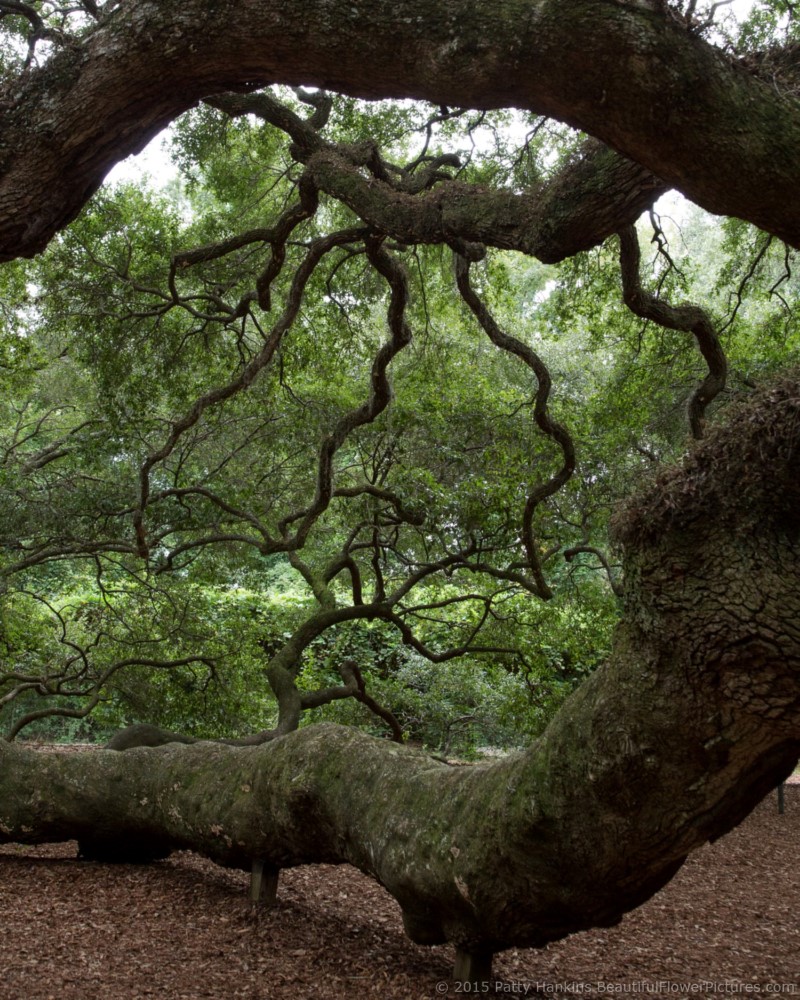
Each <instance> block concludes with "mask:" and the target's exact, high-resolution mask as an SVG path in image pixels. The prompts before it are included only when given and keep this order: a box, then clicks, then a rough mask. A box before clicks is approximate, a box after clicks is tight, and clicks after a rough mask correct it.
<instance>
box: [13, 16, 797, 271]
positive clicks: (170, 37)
mask: <svg viewBox="0 0 800 1000" xmlns="http://www.w3.org/2000/svg"><path fill="white" fill-rule="evenodd" d="M273 82H281V83H288V84H313V85H316V86H322V87H327V88H330V89H333V90H338V91H342V92H346V93H349V94H354V95H360V96H363V97H369V98H377V97H414V98H423V99H427V100H430V101H434V102H437V103H446V104H450V105H456V106H462V107H464V106H472V107H476V108H491V107H501V106H516V107H520V108H528V109H531V110H534V111H536V112H538V113H542V114H545V115H549V116H551V117H554V118H558V119H560V120H562V121H565V122H568V123H569V124H572V125H574V126H577V127H580V128H583V129H585V130H586V131H588V132H589V133H591V134H593V135H595V136H596V137H598V138H599V139H601V140H602V141H603V142H605V143H606V144H608V145H609V146H611V147H612V148H614V149H616V150H618V151H620V152H621V153H623V154H625V155H626V156H628V157H630V158H631V159H632V160H634V161H636V162H637V163H639V164H641V165H642V166H644V167H646V168H647V169H648V170H650V171H652V173H654V174H656V175H657V176H658V177H659V178H661V179H662V180H663V181H664V182H666V183H668V184H669V185H672V186H674V187H676V188H678V189H679V190H681V191H683V192H684V193H685V194H686V195H688V196H689V197H690V198H692V199H693V200H695V201H696V202H698V204H701V205H703V206H704V207H705V208H707V209H709V210H711V211H713V212H718V213H723V214H728V215H736V216H740V217H742V218H746V219H749V220H750V221H752V222H754V223H755V224H756V225H759V226H761V227H762V228H764V229H766V230H768V231H769V232H772V233H775V234H776V235H778V236H780V237H781V238H782V239H785V240H786V241H787V242H789V243H791V244H793V245H794V246H798V245H800V202H798V199H797V197H796V194H797V149H798V147H799V146H800V105H798V102H797V100H796V99H794V98H793V97H792V96H791V95H790V94H789V95H786V94H784V93H782V92H781V88H780V87H775V86H773V85H772V84H771V83H770V84H768V83H765V82H762V81H761V80H759V79H757V78H756V77H755V76H754V75H753V73H751V72H750V71H749V70H748V69H746V68H745V67H743V66H741V65H738V64H736V63H735V62H734V61H733V60H732V59H730V58H729V57H728V56H726V55H725V54H723V53H722V52H720V51H719V50H717V49H715V48H713V47H712V46H711V45H709V44H707V43H705V42H704V41H703V40H702V39H700V38H698V37H696V35H693V34H692V33H690V32H689V31H688V30H687V27H686V25H685V24H682V23H680V22H678V21H677V20H676V19H675V18H674V16H673V15H672V14H671V13H670V12H669V10H668V8H667V7H666V5H662V4H661V3H658V2H656V0H631V2H625V0H602V2H598V0H571V2H569V3H568V4H565V3H564V2H563V0H559V2H558V3H556V2H555V0H497V2H495V3H492V4H482V3H474V2H471V0H470V2H466V3H465V2H464V0H436V2H435V3H431V2H429V0H424V2H423V0H401V2H394V3H391V4H389V3H387V2H386V0H378V2H375V3H370V4H368V5H360V6H358V7H355V6H353V4H352V2H351V0H304V2H303V3H302V4H301V5H299V4H297V3H293V2H286V0H280V2H278V0H237V2H235V3H234V2H231V0H215V2H213V3H209V2H207V0H189V2H187V3H184V4H180V5H176V4H173V3H168V2H166V0H156V2H154V0H128V2H125V3H122V4H120V5H118V6H117V7H115V8H114V10H113V11H112V12H111V13H110V14H108V15H107V16H106V17H105V19H104V20H103V21H102V22H101V23H100V24H99V25H98V26H97V27H96V28H94V29H93V30H92V31H91V32H90V33H88V34H87V35H86V36H85V37H84V38H83V39H81V40H80V41H76V42H75V43H74V44H71V45H68V46H65V47H64V48H63V49H62V50H61V51H60V52H58V53H57V54H56V55H55V56H54V57H53V58H51V59H50V60H49V61H48V62H47V63H46V64H45V65H44V66H42V67H41V68H40V69H36V70H34V71H31V72H27V73H25V74H23V75H22V76H21V77H20V78H19V79H18V80H16V81H13V82H11V83H10V84H9V85H7V86H6V88H5V90H4V92H3V93H2V94H1V95H0V123H1V124H0V132H1V134H2V138H0V259H9V258H12V257H15V256H19V255H26V254H27V255H30V254H33V253H35V252H37V251H39V250H41V249H42V248H43V247H44V246H45V245H46V243H47V241H48V240H49V239H50V238H51V237H52V235H53V233H54V232H56V231H57V230H58V229H59V228H60V227H62V226H64V225H66V223H68V222H69V221H70V220H71V219H72V218H74V216H75V215H76V213H77V212H78V211H79V209H80V207H81V206H82V205H83V204H84V203H85V202H86V200H87V198H88V197H90V195H91V194H92V192H93V191H95V190H96V188H97V187H98V186H99V184H100V183H101V181H102V178H103V176H104V175H105V173H106V172H107V171H108V169H109V168H110V167H111V166H112V165H113V164H114V163H115V162H117V161H118V160H120V159H122V158H124V157H125V156H127V155H128V154H129V153H131V152H134V151H137V150H139V149H141V148H142V146H143V145H144V144H145V143H146V142H147V140H148V139H149V138H150V137H152V136H153V135H154V134H155V133H156V132H157V131H158V130H159V129H160V128H162V127H163V126H164V125H166V124H167V122H169V121H170V120H171V119H173V118H174V117H176V116H177V115H178V114H180V113H181V112H182V111H184V110H186V109H187V108H189V107H191V106H192V105H193V104H194V103H195V102H197V101H198V100H199V99H200V98H202V97H203V96H205V95H209V94H213V93H215V92H218V91H220V90H223V89H231V88H233V89H237V88H240V89H241V88H250V87H252V86H254V85H263V84H266V83H273Z"/></svg>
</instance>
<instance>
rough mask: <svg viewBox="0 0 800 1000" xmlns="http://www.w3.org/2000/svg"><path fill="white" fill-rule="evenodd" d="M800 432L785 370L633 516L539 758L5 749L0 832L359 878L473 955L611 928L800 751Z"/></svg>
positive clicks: (312, 733)
mask: <svg viewBox="0 0 800 1000" xmlns="http://www.w3.org/2000/svg"><path fill="white" fill-rule="evenodd" d="M798 430H800V384H798V379H797V378H793V379H789V380H787V381H785V382H784V383H782V384H781V385H779V386H777V387H774V388H772V389H770V390H769V391H768V392H765V393H763V394H762V395H761V396H760V397H759V398H758V399H756V400H755V401H754V402H751V403H750V404H749V405H748V406H747V407H745V408H743V409H742V410H741V411H740V412H739V414H738V416H737V417H736V418H735V419H734V420H733V421H732V422H731V424H730V426H729V427H728V428H726V429H724V430H722V431H717V432H715V433H712V434H710V435H709V436H708V438H707V439H706V441H704V442H703V444H702V445H700V446H699V447H698V448H697V449H696V450H695V451H694V452H693V453H692V454H691V455H690V456H689V457H688V458H687V459H686V461H685V462H684V464H683V466H682V467H681V468H678V469H673V470H670V471H669V472H668V473H667V474H665V475H664V476H663V477H662V479H661V480H660V481H658V482H657V483H656V484H655V485H654V486H652V487H650V488H649V490H647V491H646V492H645V493H644V494H643V495H642V496H640V497H638V498H636V499H635V500H633V501H631V503H630V505H629V506H628V509H627V510H626V511H625V512H624V513H623V514H622V515H621V516H620V517H619V519H618V524H617V529H616V530H617V533H618V536H619V538H620V540H621V542H622V543H623V544H624V546H625V567H626V573H627V587H626V608H625V616H624V620H623V623H622V625H621V627H620V628H619V630H618V633H617V636H616V640H615V644H614V649H613V652H612V656H611V658H610V660H609V662H608V663H607V664H606V665H605V667H604V668H603V669H601V670H600V671H598V672H597V673H596V674H594V675H593V676H592V677H591V678H590V679H589V680H588V681H587V682H586V683H585V684H584V685H583V686H582V687H581V688H580V689H579V690H578V691H577V692H576V694H575V695H574V696H573V697H572V698H571V699H570V700H569V701H568V702H567V704H566V705H565V707H564V709H563V710H562V711H561V712H560V713H559V714H558V716H557V717H556V718H555V720H554V721H553V723H552V724H551V726H550V727H549V729H548V730H547V731H546V733H545V734H544V736H543V737H542V738H541V739H540V740H538V741H537V742H535V743H534V744H533V745H532V746H531V747H530V748H529V749H528V750H526V751H524V752H521V753H519V754H516V755H514V756H512V757H510V758H508V759H506V760H502V761H500V762H496V763H491V764H482V765H478V766H474V767H452V766H448V765H446V764H442V763H439V762H437V761H433V760H431V759H430V758H428V757H426V756H425V755H423V754H420V753H418V752H415V751H413V750H410V749H407V748H403V747H398V746H396V745H393V744H388V743H386V742H383V741H379V740H375V739H373V738H371V737H369V736H366V735H364V734H362V733H358V732H355V731H352V730H349V729H347V728H343V727H338V726H334V725H318V726H310V727H308V728H306V729H303V730H300V731H298V732H294V733H291V734H289V735H287V736H284V737H281V738H279V739H276V740H274V741H273V742H271V743H269V744H266V745H264V746H261V747H252V748H233V747H228V746H223V745H219V744H212V743H196V744H194V745H190V746H184V745H179V744H170V745H168V746H164V747H159V748H157V749H146V748H139V749H134V750H129V751H126V752H124V753H117V752H115V751H96V752H90V753H87V754H85V755H63V756H57V755H45V754H40V753H36V752H34V751H29V750H25V749H21V748H19V747H17V746H14V745H11V744H7V745H2V746H0V838H1V839H3V840H6V841H22V842H27V843H37V842H44V841H54V840H64V839H69V838H73V837H77V838H79V839H81V841H82V842H83V843H84V844H86V845H87V848H88V852H89V853H90V854H92V853H96V854H99V855H101V856H102V854H103V849H104V848H106V849H108V851H109V852H113V851H115V850H116V851H117V852H118V853H119V854H120V855H121V856H123V857H124V856H125V855H126V853H128V852H132V853H133V854H134V856H137V857H141V856H142V853H143V852H144V853H146V851H147V850H149V851H150V852H151V854H152V855H153V856H157V855H159V854H162V855H163V854H164V853H166V852H168V851H169V850H171V849H175V848H180V847H192V848H194V849H195V850H198V851H201V852H202V853H204V854H206V855H208V856H209V857H211V858H214V859H215V860H216V861H218V862H220V863H222V864H226V865H236V866H241V867H243V868H249V867H250V864H251V861H252V860H253V859H262V860H264V861H266V862H268V863H269V864H270V865H272V866H276V867H287V866H292V865H298V864H303V863H307V862H331V863H339V862H349V863H351V864H354V865H355V866H356V867H358V868H360V869H361V870H362V871H364V872H367V873H369V874H371V875H373V876H374V877H375V878H376V879H378V880H379V881H380V882H381V883H382V884H383V885H385V886H386V888H387V889H388V890H389V891H390V892H391V893H392V894H393V895H394V897H395V898H396V899H397V900H398V902H399V904H400V906H401V907H402V909H403V913H404V918H405V926H406V929H407V931H408V933H409V934H410V935H411V937H412V938H414V940H416V941H420V942H424V943H433V942H438V941H443V940H449V941H453V942H454V943H455V944H456V945H458V946H459V947H460V948H462V949H465V950H467V951H470V952H473V953H478V952H479V953H485V952H487V953H488V952H491V951H496V950H499V949H501V948H504V947H509V946H512V945H541V944H543V943H545V942H546V941H548V940H553V939H554V938H558V937H560V936H563V935H564V934H567V933H570V932H572V931H576V930H579V929H583V928H587V927H590V926H597V925H610V924H613V923H614V922H616V921H617V920H618V919H619V918H620V916H621V915H622V914H623V913H624V912H625V911H626V910H628V909H630V908H632V907H634V906H636V905H638V904H639V903H641V902H642V901H644V900H645V899H646V898H648V896H650V895H651V894H652V893H653V892H655V891H656V890H657V889H658V888H659V887H660V886H661V885H663V884H664V883H665V882H666V881H667V880H668V879H669V878H670V877H671V876H672V875H673V874H674V872H675V871H676V870H677V869H678V868H679V867H680V865H681V863H682V861H683V860H684V858H685V857H686V855H687V854H688V853H689V852H690V851H691V850H693V849H694V848H696V847H698V846H699V845H700V844H702V843H703V842H705V841H706V840H707V839H709V838H715V837H718V836H720V835H721V834H722V833H724V832H725V831H727V830H728V829H730V828H731V826H733V825H734V824H736V823H737V822H739V821H740V820H741V819H742V818H743V817H744V816H745V815H746V814H747V812H748V811H749V810H750V809H751V808H752V807H753V806H754V805H755V804H756V803H757V802H758V801H759V799H760V798H762V797H763V796H764V794H766V793H767V792H768V791H769V790H770V789H771V788H773V787H774V786H775V785H776V784H777V783H778V782H779V781H780V780H781V779H782V778H783V777H785V776H786V775H787V774H788V773H789V772H790V771H791V769H792V767H793V766H794V764H795V762H796V761H797V758H798V754H799V753H800V683H798V681H799V680H800V558H798V557H800V502H799V501H800V480H798V476H797V472H796V469H797V462H798V458H800V455H798V448H799V447H800V435H799V434H798ZM137 852H138V854H137Z"/></svg>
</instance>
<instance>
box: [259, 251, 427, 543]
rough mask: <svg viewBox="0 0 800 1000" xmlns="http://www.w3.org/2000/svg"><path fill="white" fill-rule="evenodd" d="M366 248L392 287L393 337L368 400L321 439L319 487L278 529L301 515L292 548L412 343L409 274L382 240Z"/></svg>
mask: <svg viewBox="0 0 800 1000" xmlns="http://www.w3.org/2000/svg"><path fill="white" fill-rule="evenodd" d="M366 247H367V257H368V258H369V261H370V263H371V264H372V266H373V267H374V268H375V270H376V271H378V273H379V274H381V275H382V276H383V277H384V278H385V279H386V281H387V283H388V285H389V288H390V290H391V294H390V300H389V309H388V316H387V319H388V325H389V330H390V333H391V336H390V339H389V340H387V341H386V342H385V343H384V344H383V346H382V347H381V348H380V350H379V351H378V353H377V355H376V356H375V360H374V361H373V363H372V371H371V373H370V394H369V399H368V400H367V401H366V402H364V403H362V405H361V406H359V407H358V408H357V409H355V410H351V411H350V412H349V413H348V414H346V415H345V416H344V417H343V418H342V419H341V420H340V421H339V423H338V424H337V425H336V427H334V429H333V430H332V431H331V432H330V434H328V435H327V437H326V438H325V440H324V441H323V442H322V445H321V447H320V450H319V458H318V466H317V489H316V495H315V497H314V500H313V502H312V504H311V505H310V506H309V507H308V509H307V510H306V511H304V512H303V513H302V514H299V515H297V514H296V515H292V516H291V517H289V518H284V519H283V520H282V521H281V522H280V524H279V531H280V532H281V534H283V535H284V536H285V535H286V532H287V530H288V528H289V525H290V524H291V523H292V522H293V521H295V520H300V519H301V518H302V520H301V523H300V525H299V527H298V528H297V531H296V533H295V536H294V540H293V542H292V547H293V548H302V547H303V545H304V544H305V540H306V538H307V537H308V533H309V532H310V531H311V528H312V527H313V525H314V523H315V522H316V520H317V518H318V517H319V516H320V514H321V513H322V512H323V511H324V510H326V509H327V507H328V504H329V503H330V501H331V497H332V496H333V458H334V456H335V454H336V452H337V451H338V450H339V448H340V447H341V446H342V444H343V443H344V441H345V440H346V438H347V436H348V435H349V434H351V433H352V432H353V431H354V430H355V429H356V428H357V427H362V426H364V425H365V424H369V423H372V422H373V421H374V420H375V418H376V417H377V416H378V415H379V414H380V413H382V412H383V411H384V410H385V409H386V407H387V406H388V405H389V403H390V402H391V398H392V389H391V385H390V384H389V378H388V375H387V372H388V368H389V365H390V364H391V362H392V361H393V359H394V358H395V357H396V356H397V354H399V353H400V351H402V350H403V348H405V347H407V346H408V345H409V344H410V343H411V328H410V327H409V325H408V322H407V320H406V316H405V310H406V305H407V303H408V276H407V275H406V272H405V269H404V268H403V266H402V265H401V264H400V263H399V261H397V260H396V259H395V258H394V257H393V256H392V255H391V254H390V253H389V252H388V251H387V250H386V249H384V247H383V246H381V240H376V239H374V238H372V237H369V238H368V239H367V241H366Z"/></svg>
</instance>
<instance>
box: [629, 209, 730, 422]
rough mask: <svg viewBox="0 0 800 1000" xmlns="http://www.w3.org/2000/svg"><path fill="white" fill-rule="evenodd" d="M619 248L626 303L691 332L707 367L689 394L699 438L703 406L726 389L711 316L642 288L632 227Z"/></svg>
mask: <svg viewBox="0 0 800 1000" xmlns="http://www.w3.org/2000/svg"><path fill="white" fill-rule="evenodd" d="M619 248H620V273H621V275H622V292H623V297H624V300H625V305H626V306H627V307H628V308H629V309H630V310H631V311H632V312H634V313H635V314H636V315H637V316H641V317H642V319H648V320H652V321H653V322H654V323H658V324H659V325H660V326H663V327H666V328H667V329H668V330H680V331H682V332H684V333H691V334H692V335H693V336H694V339H695V342H696V343H697V347H698V349H699V351H700V353H701V354H702V356H703V359H704V360H705V362H706V365H707V366H708V374H707V375H706V377H705V378H704V379H703V381H702V382H701V383H700V385H699V386H698V387H697V388H696V389H695V390H694V392H693V393H692V395H691V397H690V398H689V406H688V416H689V426H690V427H691V431H692V436H693V437H694V438H695V439H696V440H699V439H700V438H701V437H702V436H703V428H704V425H705V412H706V409H707V407H708V406H709V404H710V403H712V402H713V401H714V400H715V399H716V397H717V396H718V395H719V394H720V392H722V390H723V389H724V388H725V381H726V378H727V374H728V361H727V358H726V357H725V352H724V350H723V349H722V344H721V343H720V340H719V337H718V336H717V331H716V329H715V328H714V324H713V323H712V321H711V317H710V316H709V315H708V313H707V312H706V311H705V309H702V308H700V306H696V305H690V304H684V305H680V306H672V305H670V304H669V303H668V302H665V301H664V300H663V299H659V298H656V296H654V295H652V294H651V293H650V292H648V291H647V290H646V289H645V288H644V287H643V285H642V280H641V275H640V274H639V260H640V253H639V237H638V236H637V235H636V228H635V227H634V226H628V227H627V228H626V229H623V230H622V231H621V232H620V234H619Z"/></svg>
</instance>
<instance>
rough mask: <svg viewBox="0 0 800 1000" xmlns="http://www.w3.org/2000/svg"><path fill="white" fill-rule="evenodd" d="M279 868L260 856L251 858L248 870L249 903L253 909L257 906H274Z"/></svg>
mask: <svg viewBox="0 0 800 1000" xmlns="http://www.w3.org/2000/svg"><path fill="white" fill-rule="evenodd" d="M279 875H280V869H279V868H275V867H274V866H273V865H269V864H267V862H266V861H262V860H261V859H260V858H255V859H254V860H253V867H252V869H251V872H250V905H251V906H252V907H253V909H255V908H256V907H257V906H263V907H267V908H268V907H270V906H274V905H275V903H276V901H277V897H278V876H279Z"/></svg>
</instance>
